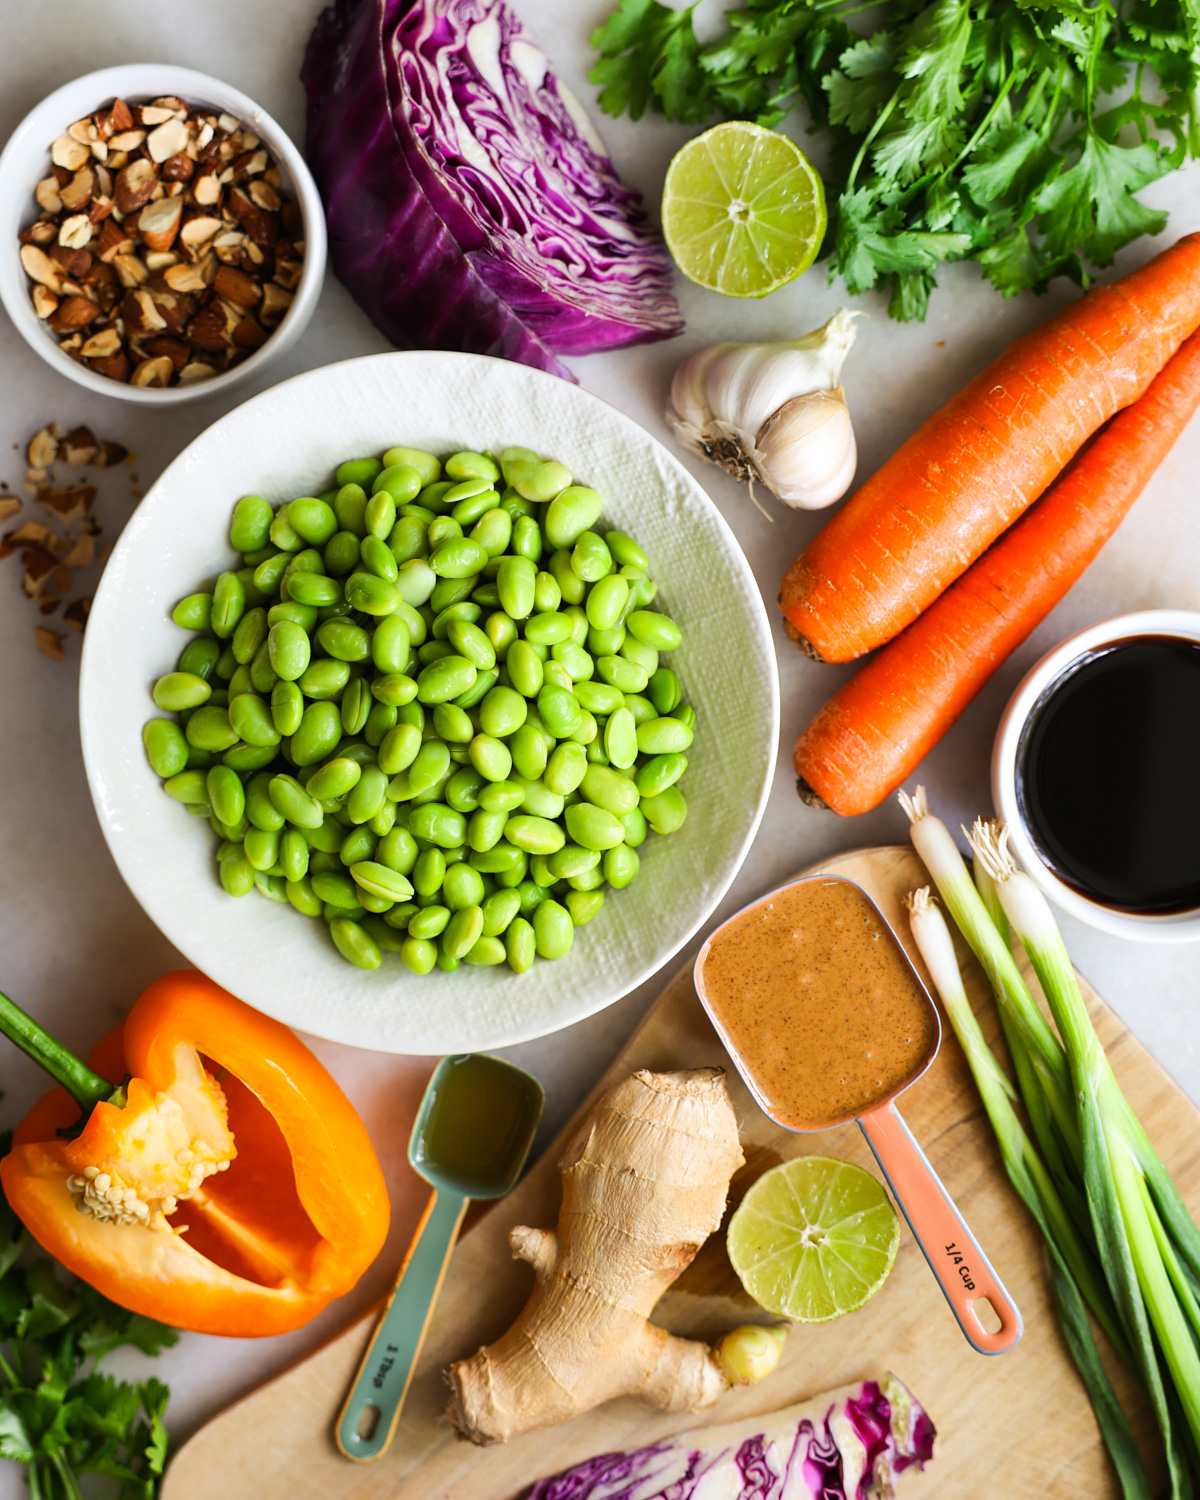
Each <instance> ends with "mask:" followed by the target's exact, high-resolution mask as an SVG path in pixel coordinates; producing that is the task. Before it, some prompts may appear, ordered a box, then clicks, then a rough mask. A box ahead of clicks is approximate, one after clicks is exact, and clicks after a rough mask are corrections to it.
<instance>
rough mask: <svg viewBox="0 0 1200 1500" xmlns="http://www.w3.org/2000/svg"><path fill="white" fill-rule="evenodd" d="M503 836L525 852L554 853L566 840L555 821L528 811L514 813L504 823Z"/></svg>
mask: <svg viewBox="0 0 1200 1500" xmlns="http://www.w3.org/2000/svg"><path fill="white" fill-rule="evenodd" d="M570 811H571V809H568V812H570ZM504 836H505V838H506V839H507V840H508V842H509V843H510V844H515V845H516V847H517V848H518V849H523V850H524V851H525V853H526V854H541V855H546V854H554V853H555V852H556V851H557V850H559V849H561V848H562V847H563V845H564V844H565V843H566V841H567V838H566V834H565V833H564V832H563V830H562V829H561V828H560V827H559V825H558V824H557V823H552V822H551V821H550V819H549V818H538V817H533V816H532V815H530V814H528V813H514V814H513V815H512V816H511V817H510V818H509V820H508V822H507V823H506V824H505V827H504ZM576 842H577V843H578V842H579V840H576Z"/></svg>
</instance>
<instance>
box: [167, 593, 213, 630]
mask: <svg viewBox="0 0 1200 1500" xmlns="http://www.w3.org/2000/svg"><path fill="white" fill-rule="evenodd" d="M212 602H213V596H212V595H211V594H189V595H188V596H187V598H186V599H181V600H180V601H179V603H178V604H177V605H176V606H175V608H174V609H173V610H172V611H171V618H172V620H174V621H175V623H176V625H181V626H182V627H183V629H184V630H207V629H208V627H209V624H210V623H211V621H212Z"/></svg>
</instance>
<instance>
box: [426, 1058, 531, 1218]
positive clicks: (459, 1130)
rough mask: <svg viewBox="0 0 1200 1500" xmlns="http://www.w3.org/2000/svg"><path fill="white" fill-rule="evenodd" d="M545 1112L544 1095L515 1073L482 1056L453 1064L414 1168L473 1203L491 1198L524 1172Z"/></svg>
mask: <svg viewBox="0 0 1200 1500" xmlns="http://www.w3.org/2000/svg"><path fill="white" fill-rule="evenodd" d="M541 1109H542V1094H541V1090H540V1089H539V1088H538V1086H537V1085H536V1083H534V1081H533V1080H532V1079H530V1078H525V1077H524V1076H523V1075H521V1074H519V1073H518V1072H517V1071H516V1070H515V1069H514V1068H510V1067H507V1066H506V1065H505V1064H504V1063H502V1062H500V1061H499V1060H498V1059H496V1058H493V1057H488V1056H486V1054H483V1053H470V1054H468V1055H467V1056H464V1057H458V1058H454V1059H452V1060H451V1061H450V1064H449V1066H447V1067H446V1069H445V1073H444V1078H443V1082H442V1086H441V1087H440V1088H439V1090H438V1092H437V1094H436V1096H435V1097H434V1099H433V1101H432V1103H431V1104H430V1106H429V1110H428V1113H427V1114H426V1117H425V1123H424V1128H423V1129H422V1130H421V1133H420V1141H419V1150H418V1152H417V1154H416V1157H415V1162H416V1164H417V1165H419V1166H420V1167H421V1169H422V1170H423V1171H424V1170H428V1171H429V1172H430V1173H431V1174H435V1173H436V1174H440V1175H441V1176H443V1177H446V1178H448V1179H450V1180H452V1181H453V1182H454V1183H455V1184H456V1185H458V1186H459V1187H460V1188H461V1189H462V1190H463V1191H464V1192H465V1193H466V1194H468V1196H470V1197H473V1198H474V1197H484V1196H491V1195H492V1194H493V1193H494V1192H495V1190H496V1189H498V1188H499V1187H500V1186H501V1185H502V1184H503V1183H504V1182H505V1179H506V1178H507V1177H509V1176H510V1175H511V1176H513V1177H514V1178H515V1174H516V1173H517V1172H519V1171H520V1168H521V1165H522V1163H523V1162H524V1160H525V1155H526V1152H527V1151H528V1149H529V1137H530V1134H531V1132H532V1130H533V1128H534V1126H535V1124H536V1122H537V1119H538V1116H539V1115H540V1114H541ZM508 1185H509V1186H510V1187H511V1186H513V1185H514V1184H513V1183H509V1184H508Z"/></svg>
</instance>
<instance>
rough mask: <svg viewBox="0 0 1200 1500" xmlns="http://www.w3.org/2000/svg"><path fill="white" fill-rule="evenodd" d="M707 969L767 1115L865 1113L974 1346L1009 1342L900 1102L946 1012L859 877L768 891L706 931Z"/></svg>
mask: <svg viewBox="0 0 1200 1500" xmlns="http://www.w3.org/2000/svg"><path fill="white" fill-rule="evenodd" d="M695 978H696V990H697V992H698V994H699V996H700V999H701V1001H702V1002H703V1004H704V1008H705V1010H706V1011H707V1012H708V1014H709V1016H710V1018H711V1020H712V1022H713V1024H714V1025H715V1026H716V1028H717V1031H718V1033H719V1034H720V1037H721V1040H722V1041H723V1042H724V1044H725V1047H726V1049H727V1050H728V1052H729V1055H730V1057H731V1058H732V1059H733V1061H734V1063H735V1064H736V1066H737V1069H738V1072H739V1073H740V1074H741V1075H742V1077H743V1078H744V1079H745V1081H746V1083H747V1085H748V1086H749V1088H750V1090H751V1092H752V1093H753V1094H754V1097H755V1098H756V1099H757V1101H758V1103H759V1105H760V1106H761V1107H762V1109H763V1111H764V1113H766V1114H767V1115H768V1116H769V1117H770V1118H771V1119H772V1120H774V1121H775V1123H776V1124H777V1125H781V1126H783V1128H784V1129H785V1130H794V1131H817V1130H830V1129H832V1128H833V1127H834V1126H835V1125H844V1124H846V1123H848V1122H849V1121H850V1120H855V1121H857V1123H858V1126H859V1128H860V1129H861V1130H862V1133H863V1135H864V1136H865V1137H866V1139H867V1144H868V1146H870V1148H871V1150H872V1152H873V1153H874V1155H875V1160H876V1161H877V1162H878V1163H879V1166H880V1168H881V1169H882V1171H883V1175H884V1177H885V1178H886V1179H887V1184H888V1186H889V1188H891V1190H892V1195H893V1197H894V1198H895V1199H896V1202H897V1203H898V1204H899V1205H900V1207H901V1209H902V1210H903V1212H904V1217H905V1218H906V1219H907V1220H908V1224H909V1228H910V1229H911V1230H912V1232H913V1235H914V1237H915V1239H916V1241H917V1244H918V1245H920V1247H921V1250H922V1252H923V1254H924V1256H925V1259H926V1260H927V1261H928V1262H929V1268H930V1270H931V1271H932V1272H933V1274H934V1276H935V1277H936V1278H937V1282H938V1284H939V1286H940V1287H941V1289H942V1291H943V1293H944V1294H945V1297H946V1301H947V1302H948V1303H949V1304H950V1308H951V1311H952V1312H953V1313H954V1316H955V1318H957V1320H958V1324H959V1327H960V1328H961V1329H962V1331H963V1333H964V1334H965V1335H966V1338H967V1340H968V1342H969V1343H970V1344H971V1345H972V1346H973V1347H974V1348H975V1349H977V1350H978V1351H979V1352H980V1353H981V1354H1003V1353H1006V1352H1007V1351H1008V1350H1009V1349H1011V1348H1012V1347H1013V1346H1014V1345H1015V1344H1016V1342H1017V1340H1018V1339H1019V1338H1020V1337H1021V1332H1022V1322H1021V1314H1020V1313H1019V1312H1018V1310H1017V1308H1016V1305H1015V1304H1014V1303H1013V1301H1012V1299H1011V1298H1010V1297H1009V1295H1008V1293H1007V1291H1005V1289H1004V1284H1003V1282H1001V1280H1000V1278H999V1277H998V1276H997V1275H996V1273H995V1271H994V1270H993V1269H992V1267H991V1264H990V1263H989V1261H988V1259H987V1256H986V1255H984V1253H983V1251H982V1249H981V1248H980V1246H979V1243H978V1241H977V1240H976V1239H975V1236H974V1235H973V1234H972V1233H971V1231H970V1229H969V1228H968V1227H967V1224H966V1222H965V1220H964V1219H963V1217H962V1215H961V1214H960V1213H959V1211H958V1209H957V1207H956V1206H955V1204H954V1202H953V1200H952V1199H951V1197H950V1195H949V1193H947V1191H946V1189H945V1187H944V1186H943V1185H942V1182H941V1179H940V1178H939V1177H938V1175H937V1173H936V1172H935V1171H934V1170H933V1167H932V1166H931V1165H930V1163H929V1160H928V1158H927V1157H926V1155H925V1153H924V1151H922V1150H921V1147H920V1146H919V1145H918V1144H917V1141H916V1139H915V1137H914V1136H913V1134H912V1132H911V1131H910V1130H909V1128H908V1126H907V1125H906V1124H905V1123H904V1120H903V1118H902V1117H901V1115H900V1112H899V1110H898V1109H897V1108H896V1105H895V1102H894V1101H895V1098H896V1095H897V1094H900V1093H902V1092H903V1090H904V1089H906V1088H907V1087H908V1086H909V1084H911V1083H915V1082H916V1080H917V1079H918V1078H920V1076H921V1074H922V1073H924V1072H925V1070H926V1068H928V1067H929V1065H930V1063H931V1062H932V1061H933V1059H934V1058H935V1057H936V1056H937V1050H938V1046H939V1045H940V1043H941V1034H942V1028H941V1021H940V1020H939V1017H938V1012H937V1007H936V1006H935V1005H934V1003H933V1001H932V1000H931V999H930V997H929V994H928V992H927V991H926V989H925V986H924V985H923V984H922V983H921V979H920V976H919V975H918V974H917V971H916V970H915V969H914V968H913V966H912V964H911V963H910V962H909V959H908V955H907V954H906V953H905V952H904V949H903V947H902V946H901V944H900V942H899V940H898V939H897V937H896V935H895V933H894V932H893V931H892V929H891V927H890V926H889V925H888V923H887V921H886V920H885V918H884V916H883V914H882V913H881V912H880V910H879V908H878V907H877V906H876V905H875V903H874V902H873V901H872V900H871V899H870V897H869V896H868V895H867V894H866V892H865V891H864V890H863V889H862V888H861V886H858V885H855V884H854V882H853V881H850V880H844V879H841V878H840V877H835V876H828V875H816V876H812V877H810V878H809V879H806V880H796V881H793V882H792V883H791V884H789V885H785V886H781V887H780V888H779V889H778V890H777V891H772V892H770V893H769V894H768V895H766V896H764V897H763V898H762V899H761V900H759V901H756V902H754V903H752V904H751V905H750V906H747V907H746V908H745V909H744V910H743V911H740V912H739V913H738V914H737V915H736V916H734V917H730V919H729V921H728V922H726V923H725V924H724V925H723V926H721V927H718V928H717V930H716V931H715V932H714V933H713V934H712V935H711V936H710V937H709V938H708V940H707V942H706V943H705V944H704V946H703V947H702V948H701V950H700V953H699V956H698V957H697V959H696V970H695ZM989 1303H990V1304H991V1308H992V1310H993V1313H994V1315H995V1316H994V1319H993V1321H995V1319H998V1320H999V1327H998V1328H995V1329H989V1327H988V1326H987V1325H986V1324H985V1323H984V1322H983V1319H982V1318H981V1316H980V1311H979V1308H980V1305H981V1304H982V1305H983V1306H985V1307H986V1305H987V1304H989Z"/></svg>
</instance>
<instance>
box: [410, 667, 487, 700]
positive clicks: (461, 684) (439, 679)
mask: <svg viewBox="0 0 1200 1500" xmlns="http://www.w3.org/2000/svg"><path fill="white" fill-rule="evenodd" d="M478 675H479V674H478V670H477V668H476V666H475V663H474V662H472V661H469V660H468V659H467V658H466V657H465V656H458V655H451V656H443V657H442V658H441V659H440V660H438V661H434V662H431V663H430V664H429V666H427V667H425V668H423V670H422V671H421V674H420V676H418V678H417V697H418V699H419V700H420V701H421V702H422V703H447V702H449V701H450V700H451V699H452V698H457V697H459V696H460V695H461V694H462V693H465V692H467V691H468V689H469V688H471V687H473V686H474V683H475V679H476V677H477V676H478Z"/></svg>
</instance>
